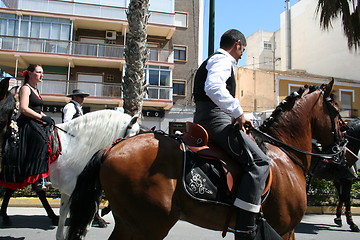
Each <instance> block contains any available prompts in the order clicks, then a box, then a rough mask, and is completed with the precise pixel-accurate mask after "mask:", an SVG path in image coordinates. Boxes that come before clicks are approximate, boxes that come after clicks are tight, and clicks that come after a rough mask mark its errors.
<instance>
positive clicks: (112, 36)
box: [105, 31, 116, 40]
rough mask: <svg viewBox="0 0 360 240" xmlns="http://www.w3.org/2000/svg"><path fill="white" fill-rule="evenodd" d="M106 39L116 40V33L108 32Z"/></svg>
mask: <svg viewBox="0 0 360 240" xmlns="http://www.w3.org/2000/svg"><path fill="white" fill-rule="evenodd" d="M105 38H106V39H109V40H115V39H116V31H106V33H105Z"/></svg>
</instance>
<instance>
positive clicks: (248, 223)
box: [235, 208, 258, 240]
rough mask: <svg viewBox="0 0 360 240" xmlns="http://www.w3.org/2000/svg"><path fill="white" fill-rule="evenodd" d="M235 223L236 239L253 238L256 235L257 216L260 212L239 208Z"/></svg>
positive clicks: (247, 239)
mask: <svg viewBox="0 0 360 240" xmlns="http://www.w3.org/2000/svg"><path fill="white" fill-rule="evenodd" d="M236 214H237V215H236V225H235V240H252V239H254V238H255V236H256V228H257V226H256V218H257V216H258V213H252V212H248V211H245V210H243V209H240V208H237V211H236Z"/></svg>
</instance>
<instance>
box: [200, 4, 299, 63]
mask: <svg viewBox="0 0 360 240" xmlns="http://www.w3.org/2000/svg"><path fill="white" fill-rule="evenodd" d="M297 1H298V0H291V1H290V3H291V6H292V5H293V4H295V3H296V2H297ZM209 5H210V0H204V6H205V10H204V11H205V12H204V18H205V19H204V54H203V58H204V59H205V58H206V57H207V56H208V39H209V37H208V34H209V33H208V32H209V31H208V30H209ZM284 10H285V1H284V0H215V36H214V38H215V43H214V50H216V49H217V48H218V47H219V40H220V37H221V35H222V34H223V33H224V32H225V31H226V30H228V29H231V28H235V29H238V30H239V31H241V32H242V33H243V34H244V35H245V37H248V36H250V35H251V34H253V33H254V32H256V31H258V30H265V31H273V32H274V31H277V30H278V29H280V14H281V13H282V12H284ZM245 57H246V51H245V55H243V57H242V59H240V60H239V63H238V66H245Z"/></svg>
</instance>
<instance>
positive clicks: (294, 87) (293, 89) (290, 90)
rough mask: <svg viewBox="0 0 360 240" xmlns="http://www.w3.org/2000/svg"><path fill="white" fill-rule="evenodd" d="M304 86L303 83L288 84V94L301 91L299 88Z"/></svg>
mask: <svg viewBox="0 0 360 240" xmlns="http://www.w3.org/2000/svg"><path fill="white" fill-rule="evenodd" d="M301 87H303V85H299V84H289V86H288V95H290V94H291V93H293V92H297V91H299V89H300V88H301Z"/></svg>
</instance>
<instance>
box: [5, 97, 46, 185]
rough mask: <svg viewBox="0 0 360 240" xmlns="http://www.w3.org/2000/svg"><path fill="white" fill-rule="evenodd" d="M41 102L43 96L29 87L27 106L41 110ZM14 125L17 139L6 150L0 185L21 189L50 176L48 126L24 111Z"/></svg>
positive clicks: (37, 110) (38, 111) (36, 110)
mask: <svg viewBox="0 0 360 240" xmlns="http://www.w3.org/2000/svg"><path fill="white" fill-rule="evenodd" d="M42 106H43V100H42V98H41V97H38V96H37V95H36V94H35V93H34V92H33V90H31V93H30V96H29V108H31V109H32V110H34V111H35V112H37V113H40V112H41V110H42ZM17 125H18V127H19V142H18V144H16V147H15V148H12V149H11V150H10V151H8V152H7V151H5V156H4V159H3V160H4V165H3V171H2V173H1V176H0V185H3V186H4V187H6V188H10V189H21V188H24V187H26V186H27V185H29V184H32V183H34V182H36V181H38V180H39V179H41V178H46V177H48V176H49V159H48V149H49V135H50V126H49V125H46V124H44V123H43V122H42V121H41V120H39V119H34V118H30V117H27V116H25V115H23V114H21V115H20V116H19V118H18V119H17ZM8 150H9V149H8Z"/></svg>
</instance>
